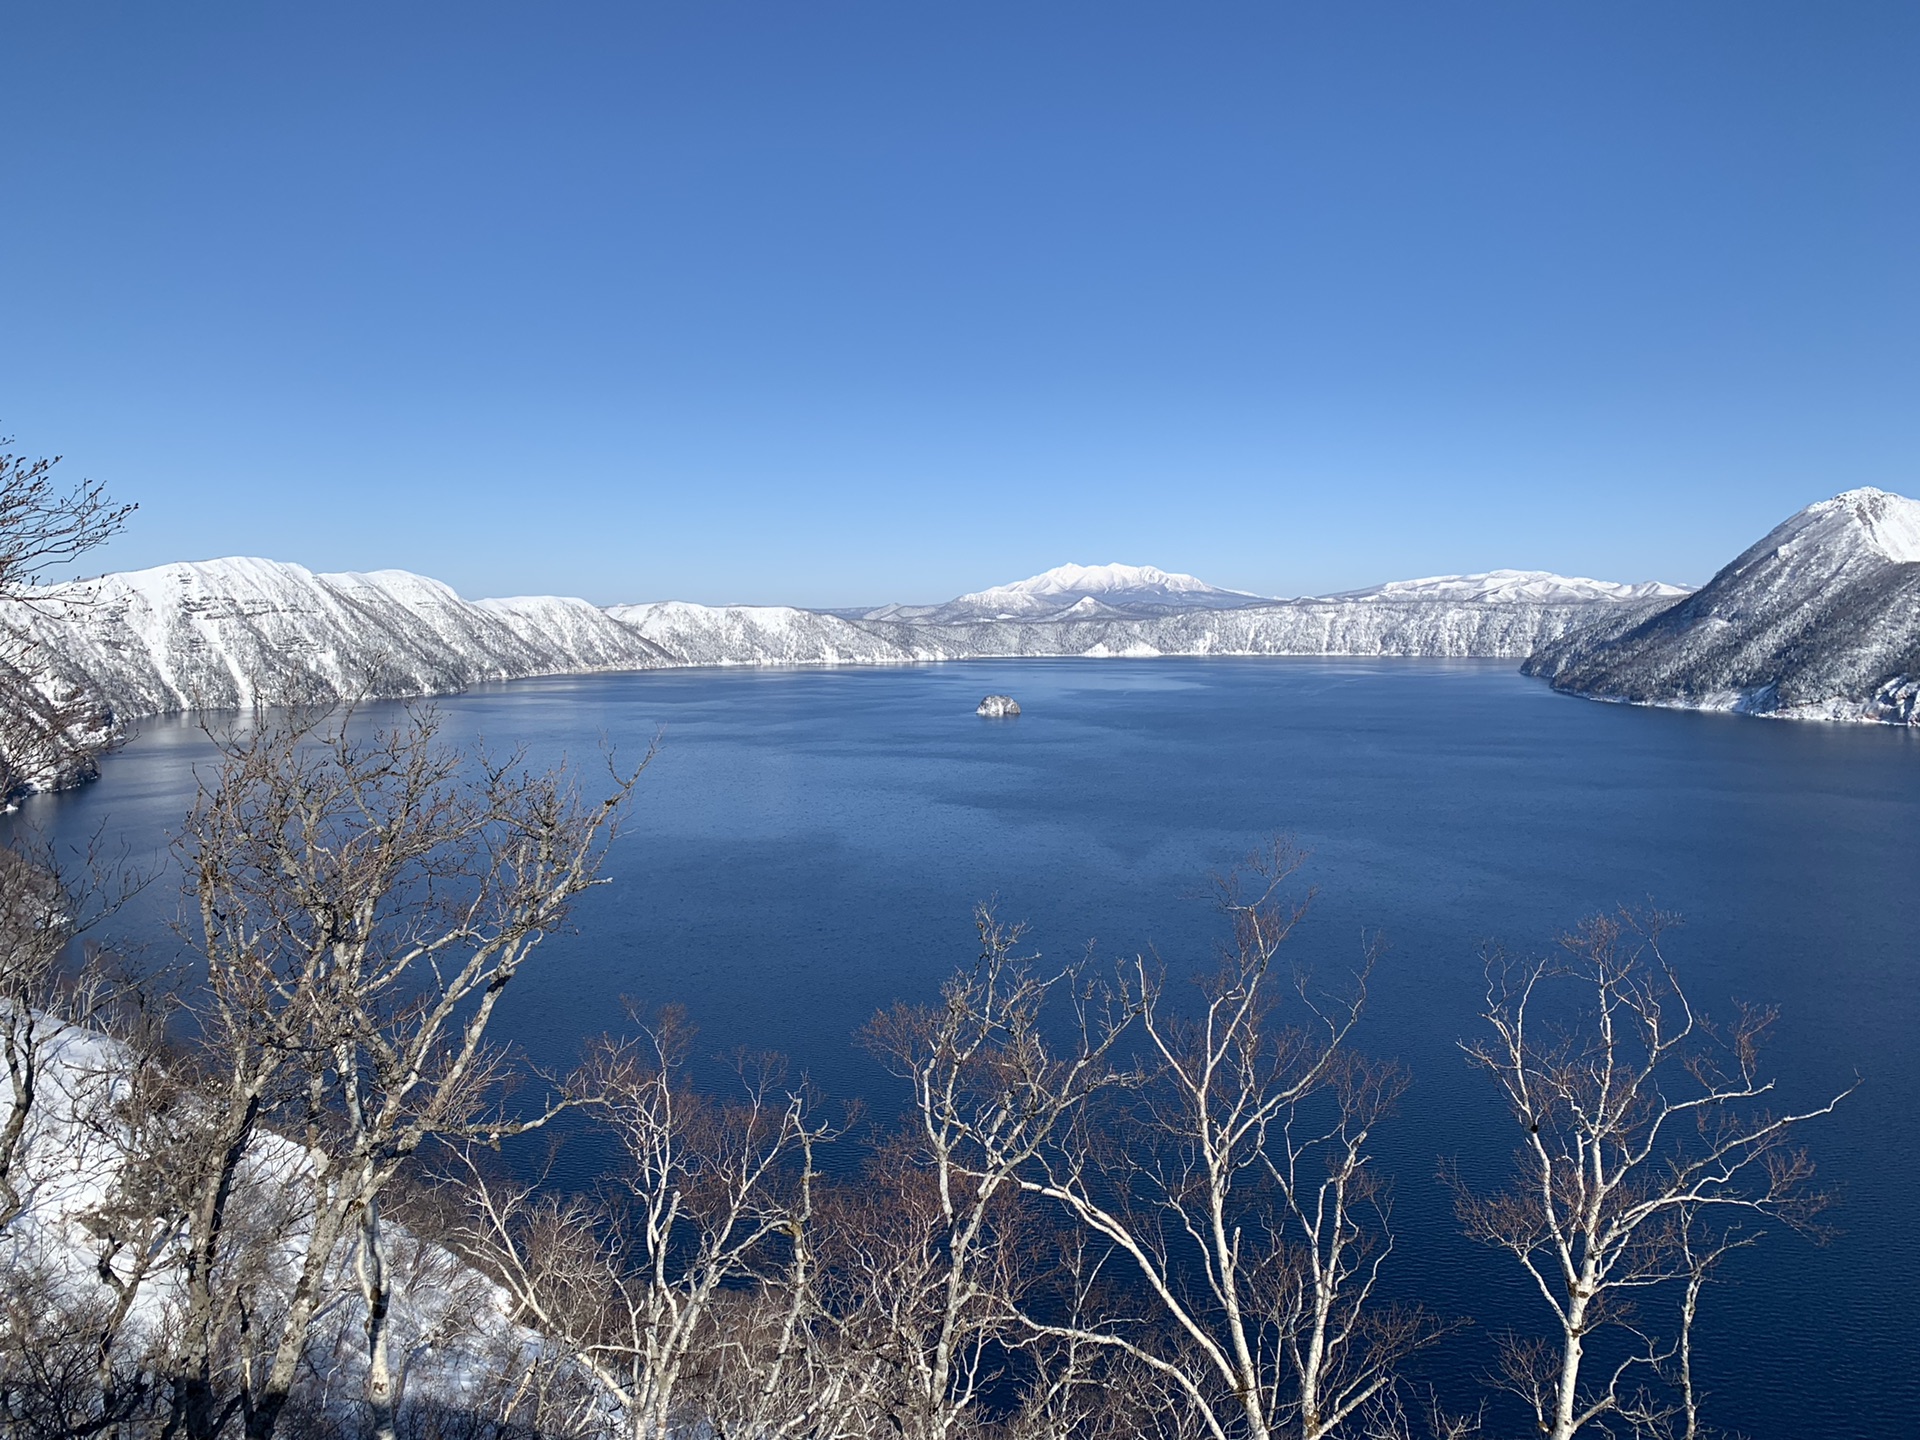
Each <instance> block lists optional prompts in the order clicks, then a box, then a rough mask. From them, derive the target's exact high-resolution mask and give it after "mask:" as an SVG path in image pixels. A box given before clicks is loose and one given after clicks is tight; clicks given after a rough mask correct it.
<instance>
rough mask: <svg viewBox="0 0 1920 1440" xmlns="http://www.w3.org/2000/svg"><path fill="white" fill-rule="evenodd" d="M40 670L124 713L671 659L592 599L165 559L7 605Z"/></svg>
mask: <svg viewBox="0 0 1920 1440" xmlns="http://www.w3.org/2000/svg"><path fill="white" fill-rule="evenodd" d="M6 618H7V619H8V621H9V622H10V623H12V624H13V625H15V626H16V627H18V628H20V629H22V630H24V631H26V632H27V634H28V635H29V636H31V638H32V639H33V640H34V641H35V642H36V645H37V650H36V655H37V659H38V661H39V663H41V664H43V665H45V666H46V667H47V668H48V669H49V670H50V671H52V672H53V673H54V674H55V675H56V676H57V677H58V678H60V679H63V680H66V681H69V682H71V683H74V684H77V685H80V686H82V687H83V688H85V689H86V690H88V691H90V692H91V693H93V694H95V695H97V696H99V697H100V698H101V699H102V700H104V701H105V702H106V703H107V704H108V705H109V706H111V707H112V709H113V711H114V713H115V715H116V716H117V717H119V718H121V719H131V718H133V717H136V716H141V715H156V714H165V713H168V712H171V711H177V710H191V709H211V710H221V709H233V708H236V707H244V706H248V705H251V704H253V703H255V702H256V701H267V702H276V701H282V700H286V701H292V700H301V699H309V698H321V697H325V696H329V695H342V694H347V693H366V694H370V695H376V696H403V695H432V694H446V693H448V692H451V691H456V690H461V689H464V688H466V687H467V686H469V685H473V684H477V683H479V682H481V681H486V680H511V679H517V678H520V677H523V676H529V675H547V674H553V673H555V672H578V671H591V670H635V669H643V668H645V667H647V666H650V665H658V664H662V663H666V660H667V657H666V656H664V655H662V654H661V652H660V651H659V650H657V649H656V648H654V647H653V646H651V645H649V644H648V643H647V641H646V639H645V637H643V636H642V635H640V634H639V633H638V632H636V631H635V630H634V629H633V628H632V627H631V626H627V625H622V624H620V623H619V622H618V621H617V620H614V619H612V618H611V617H610V616H608V615H607V613H606V612H605V611H603V610H599V609H597V608H595V607H594V606H592V605H589V604H587V603H586V601H584V600H561V599H550V598H539V599H523V600H489V601H478V602H475V601H468V600H462V599H461V598H460V597H459V596H458V595H456V594H454V592H453V591H452V590H451V589H449V588H448V587H447V586H445V585H442V584H441V583H440V582H439V581H437V580H429V579H426V578H425V577H423V576H419V575H413V574H409V573H408V572H406V571H404V570H381V571H376V572H374V573H372V574H367V575H359V574H343V575H317V574H315V573H314V572H313V571H311V570H308V569H306V568H305V567H304V566H300V565H287V564H281V563H278V562H276V561H271V560H245V559H232V560H208V561H202V562H199V563H193V564H177V565H162V566H160V567H159V568H157V569H153V570H136V571H130V572H128V573H125V574H119V575H108V576H104V577H103V578H101V579H98V580H93V581H87V582H84V583H78V584H69V585H59V586H50V587H47V588H46V589H43V590H41V591H38V592H36V593H35V594H34V596H33V598H31V599H29V600H24V601H16V602H12V603H10V604H8V606H7V609H6Z"/></svg>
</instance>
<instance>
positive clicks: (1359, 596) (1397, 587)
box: [1326, 570, 1689, 605]
mask: <svg viewBox="0 0 1920 1440" xmlns="http://www.w3.org/2000/svg"><path fill="white" fill-rule="evenodd" d="M1688 593H1689V591H1688V590H1687V588H1686V587H1685V586H1684V585H1667V584H1663V583H1662V582H1660V581H1658V580H1648V581H1644V582H1642V583H1641V584H1638V585H1623V584H1621V583H1620V582H1619V581H1617V580H1588V579H1586V578H1585V577H1584V576H1578V575H1555V574H1554V573H1553V572H1551V571H1549V570H1486V571H1482V572H1481V573H1480V574H1478V575H1430V576H1428V577H1427V578H1425V579H1423V580H1392V581H1389V582H1388V583H1387V584H1385V585H1370V586H1368V587H1367V588H1366V589H1364V590H1343V591H1341V592H1340V593H1339V594H1336V595H1329V596H1327V597H1326V598H1327V599H1329V600H1484V601H1487V602H1489V603H1492V604H1511V603H1514V602H1518V601H1524V602H1526V603H1529V604H1536V605H1579V604H1582V603H1584V602H1586V601H1590V600H1628V601H1641V600H1677V599H1679V598H1680V597H1681V596H1682V595H1685V594H1688Z"/></svg>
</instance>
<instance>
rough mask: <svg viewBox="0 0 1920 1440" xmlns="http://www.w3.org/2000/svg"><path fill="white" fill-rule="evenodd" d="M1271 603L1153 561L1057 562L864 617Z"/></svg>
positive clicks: (971, 616) (1039, 615) (1092, 612)
mask: <svg viewBox="0 0 1920 1440" xmlns="http://www.w3.org/2000/svg"><path fill="white" fill-rule="evenodd" d="M1265 603H1266V599H1265V597H1264V596H1260V595H1252V594H1249V593H1247V592H1246V591H1244V590H1222V589H1221V588H1220V587H1219V586H1217V585H1209V584H1208V583H1207V582H1206V581H1204V580H1201V579H1198V578H1196V577H1195V576H1192V575H1182V574H1180V573H1178V572H1176V571H1168V570H1161V569H1159V568H1157V567H1156V566H1153V565H1056V566H1054V568H1053V569H1051V570H1043V571H1041V572H1040V573H1039V574H1038V575H1031V576H1029V577H1028V578H1026V579H1025V580H1016V581H1014V582H1013V583H1012V584H1009V585H994V586H991V587H990V588H988V589H985V590H975V591H972V592H970V593H969V594H966V595H961V596H959V597H958V598H956V599H953V600H949V601H947V602H946V603H945V604H944V605H883V606H881V607H880V608H879V609H877V610H869V611H866V612H865V613H864V615H863V616H862V617H861V618H864V619H868V620H900V621H907V622H909V623H919V624H924V623H929V622H931V623H934V624H950V623H955V622H965V621H973V620H1044V619H1063V618H1067V617H1068V616H1069V615H1073V616H1075V617H1076V618H1082V619H1086V618H1094V617H1097V616H1102V615H1127V614H1136V615H1160V614H1165V613H1167V612H1168V611H1180V610H1221V609H1234V608H1237V607H1238V606H1241V605H1260V604H1265Z"/></svg>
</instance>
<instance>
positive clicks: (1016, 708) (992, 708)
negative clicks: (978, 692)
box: [974, 695, 1020, 720]
mask: <svg viewBox="0 0 1920 1440" xmlns="http://www.w3.org/2000/svg"><path fill="white" fill-rule="evenodd" d="M974 713H975V714H977V715H984V716H986V717H987V718H988V719H989V720H1002V719H1005V718H1006V717H1007V716H1009V715H1018V714H1019V713H1020V702H1019V701H1018V700H1016V699H1014V698H1013V697H1012V696H1011V695H989V696H987V698H986V699H984V700H982V701H981V702H980V708H979V709H978V710H976V711H975V712H974Z"/></svg>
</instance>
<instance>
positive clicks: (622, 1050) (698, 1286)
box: [454, 1008, 833, 1440]
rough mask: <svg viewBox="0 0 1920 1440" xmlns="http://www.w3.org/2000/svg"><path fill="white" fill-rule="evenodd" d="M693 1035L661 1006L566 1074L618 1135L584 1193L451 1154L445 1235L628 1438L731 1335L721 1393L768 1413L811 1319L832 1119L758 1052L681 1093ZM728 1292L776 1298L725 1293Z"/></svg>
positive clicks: (677, 1396) (786, 1383) (660, 1415)
mask: <svg viewBox="0 0 1920 1440" xmlns="http://www.w3.org/2000/svg"><path fill="white" fill-rule="evenodd" d="M691 1035H692V1032H691V1031H690V1030H689V1029H688V1027H687V1025H686V1022H685V1017H684V1015H683V1014H682V1013H681V1012H680V1011H679V1010H678V1009H674V1008H669V1009H667V1010H665V1011H663V1012H661V1014H660V1015H659V1016H658V1017H656V1018H654V1019H652V1020H648V1021H645V1022H643V1023H642V1024H641V1026H640V1036H639V1038H638V1039H636V1040H613V1039H603V1040H601V1041H599V1042H597V1043H596V1044H595V1045H594V1046H593V1047H592V1052H591V1054H590V1056H589V1058H588V1060H587V1061H586V1063H585V1064H583V1065H582V1066H581V1068H580V1069H579V1070H578V1071H577V1072H576V1073H575V1074H574V1075H573V1076H572V1077H571V1079H570V1080H569V1082H568V1087H567V1088H568V1092H569V1099H570V1100H571V1101H572V1103H574V1104H576V1105H579V1106H581V1107H582V1108H584V1109H585V1110H586V1111H587V1112H588V1113H590V1114H591V1115H593V1116H595V1117H597V1118H598V1119H599V1120H600V1121H601V1123H602V1124H604V1125H605V1126H606V1127H608V1128H609V1129H610V1130H611V1132H612V1133H613V1135H614V1137H615V1138H616V1139H617V1141H618V1142H619V1145H620V1150H621V1157H622V1159H621V1163H620V1165H619V1167H618V1169H617V1170H616V1171H615V1173H614V1174H613V1176H611V1177H610V1180H609V1183H608V1185H607V1187H606V1189H605V1192H604V1194H603V1196H602V1197H601V1198H600V1199H599V1200H597V1201H596V1200H593V1199H587V1198H578V1197H576V1198H567V1197H563V1196H558V1195H552V1194H543V1193H542V1190H543V1187H542V1186H540V1185H538V1184H535V1183H529V1182H512V1181H506V1180H502V1179H500V1178H498V1177H496V1176H493V1175H490V1174H489V1173H488V1170H487V1167H485V1166H484V1165H483V1164H481V1163H479V1161H478V1159H477V1157H476V1155H475V1153H474V1151H473V1150H472V1148H471V1147H463V1148H461V1149H460V1150H459V1151H457V1152H456V1156H457V1166H456V1172H455V1173H456V1177H457V1182H458V1188H459V1191H460V1193H461V1195H462V1198H463V1202H464V1208H465V1212H466V1213H465V1218H464V1220H463V1222H462V1223H461V1224H460V1225H459V1226H458V1228H457V1229H456V1230H455V1232H454V1241H455V1244H456V1245H457V1246H458V1248H459V1250H460V1252H461V1253H462V1254H464V1255H465V1256H466V1257H467V1258H469V1259H470V1260H471V1261H472V1262H473V1263H475V1264H476V1265H478V1266H480V1267H481V1268H482V1269H483V1270H484V1271H486V1272H487V1273H488V1274H490V1275H492V1276H494V1277H495V1278H496V1279H497V1280H498V1281H499V1282H500V1283H501V1284H502V1285H504V1286H505V1287H506V1289H507V1291H508V1293H509V1294H510V1295H511V1296H512V1298H513V1302H514V1318H515V1319H516V1320H518V1321H519V1322H521V1323H523V1324H527V1325H529V1326H531V1327H532V1328H533V1329H534V1330H535V1331H537V1332H538V1333H539V1334H540V1335H541V1336H543V1337H544V1339H545V1340H546V1341H547V1342H548V1343H549V1344H552V1345H554V1346H556V1347H559V1348H560V1349H561V1351H562V1352H563V1353H564V1354H565V1356H566V1357H567V1358H568V1359H569V1360H570V1361H571V1362H572V1363H573V1364H574V1365H576V1366H577V1367H578V1368H579V1370H580V1371H582V1372H584V1373H585V1374H587V1375H590V1376H591V1377H592V1378H593V1380H594V1381H595V1382H597V1384H598V1386H599V1387H600V1388H599V1394H600V1395H601V1396H602V1397H603V1398H604V1399H608V1400H611V1402H612V1403H613V1405H614V1406H615V1407H617V1410H618V1412H619V1414H620V1415H621V1416H622V1417H623V1423H622V1428H623V1430H624V1432H625V1433H626V1434H628V1435H630V1436H633V1437H636V1440H642V1437H644V1440H659V1437H665V1436H667V1435H669V1434H671V1433H674V1429H673V1427H674V1426H675V1424H676V1422H678V1421H680V1420H681V1419H682V1413H681V1412H682V1410H683V1409H685V1408H687V1407H686V1406H685V1405H684V1403H683V1395H684V1388H685V1383H686V1382H687V1380H688V1379H689V1377H690V1375H691V1374H692V1372H694V1371H695V1370H697V1369H699V1368H701V1367H702V1366H705V1365H707V1364H708V1363H709V1362H710V1360H711V1358H712V1357H713V1356H714V1355H716V1354H718V1353H721V1352H724V1351H726V1350H728V1349H730V1348H738V1349H741V1350H744V1351H746V1352H748V1353H747V1356H746V1358H747V1360H748V1361H749V1363H748V1364H747V1365H746V1366H745V1367H744V1368H745V1369H746V1370H747V1372H748V1375H749V1380H748V1384H747V1387H746V1388H747V1391H748V1393H747V1394H746V1395H744V1396H743V1395H741V1394H739V1393H738V1392H736V1393H735V1395H734V1397H733V1398H734V1400H735V1401H736V1402H737V1403H738V1402H744V1405H745V1408H746V1409H747V1410H748V1411H749V1412H750V1413H753V1414H757V1415H759V1416H761V1417H762V1418H763V1419H765V1418H768V1417H770V1416H771V1415H772V1413H773V1412H774V1411H775V1410H776V1409H778V1408H779V1404H785V1403H787V1401H788V1397H790V1396H791V1395H792V1394H793V1393H794V1386H793V1383H792V1382H793V1376H792V1375H791V1374H790V1373H788V1372H789V1371H790V1370H791V1369H792V1368H793V1367H794V1366H796V1365H797V1364H798V1363H800V1362H799V1359H798V1358H797V1357H799V1356H800V1354H801V1351H802V1349H803V1346H804V1342H805V1338H806V1337H805V1336H804V1335H803V1334H802V1327H803V1326H804V1324H805V1322H806V1321H807V1320H808V1319H809V1318H810V1317H809V1315H808V1314H807V1306H808V1303H809V1301H810V1298H811V1296H812V1294H813V1288H812V1279H811V1274H810V1272H811V1269H812V1264H813V1261H812V1256H811V1249H810V1237H809V1234H808V1227H809V1222H810V1220H811V1218H812V1201H813V1193H814V1187H815V1184H816V1182H817V1168H816V1165H817V1162H816V1151H817V1149H818V1147H819V1146H821V1145H822V1144H824V1143H826V1142H827V1141H828V1140H830V1139H831V1138H832V1133H833V1132H832V1130H831V1129H830V1127H828V1126H826V1125H823V1124H821V1123H819V1122H817V1121H815V1120H814V1119H813V1118H812V1117H811V1115H810V1112H809V1105H808V1101H807V1097H806V1094H805V1091H804V1088H803V1087H793V1086H789V1085H787V1083H786V1075H785V1070H784V1067H783V1066H782V1065H781V1064H780V1063H779V1062H778V1061H777V1060H776V1059H774V1058H773V1057H757V1058H756V1057H746V1056H740V1057H736V1062H735V1070H736V1074H737V1077H738V1080H739V1091H738V1098H736V1099H734V1100H732V1101H730V1102H727V1103H716V1102H714V1101H711V1100H709V1099H707V1098H705V1097H703V1096H701V1095H699V1094H698V1093H696V1092H695V1091H694V1090H692V1089H691V1088H690V1087H689V1085H688V1084H687V1080H686V1070H687V1065H688V1060H689V1045H690V1041H691ZM741 1292H747V1293H750V1294H753V1295H758V1296H767V1295H771V1296H773V1297H774V1303H773V1304H771V1305H762V1306H759V1307H749V1306H746V1305H743V1304H740V1303H734V1302H735V1301H736V1300H739V1299H740V1298H742V1296H741ZM776 1402H779V1404H776ZM709 1423H710V1422H709ZM755 1433H758V1434H760V1435H763V1436H764V1435H769V1434H777V1433H790V1432H788V1431H786V1429H785V1427H782V1428H780V1429H765V1428H762V1429H757V1430H756V1431H755ZM800 1433H813V1427H811V1426H807V1427H803V1428H802V1429H801V1432H800Z"/></svg>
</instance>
